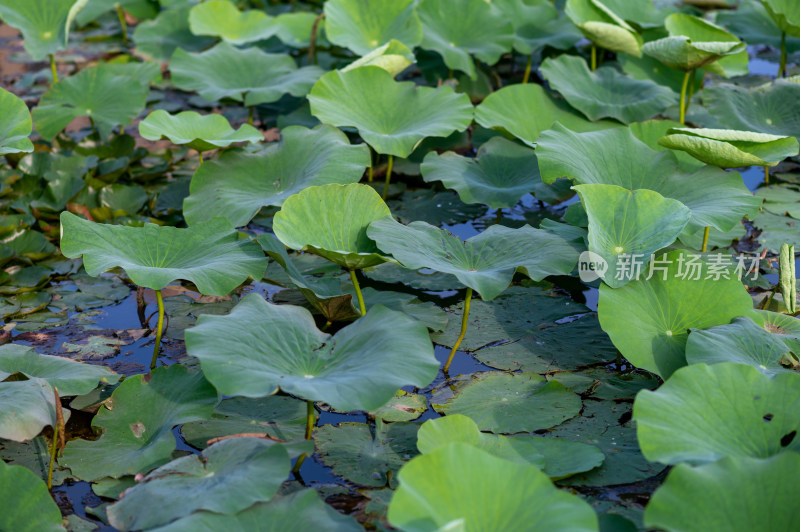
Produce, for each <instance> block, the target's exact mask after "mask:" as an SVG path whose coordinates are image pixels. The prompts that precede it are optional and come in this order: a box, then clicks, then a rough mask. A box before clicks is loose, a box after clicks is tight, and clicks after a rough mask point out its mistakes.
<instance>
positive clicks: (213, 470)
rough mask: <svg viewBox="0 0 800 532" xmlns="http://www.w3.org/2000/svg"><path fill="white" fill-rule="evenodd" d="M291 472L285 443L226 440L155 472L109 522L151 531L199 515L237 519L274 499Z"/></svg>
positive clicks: (116, 507)
mask: <svg viewBox="0 0 800 532" xmlns="http://www.w3.org/2000/svg"><path fill="white" fill-rule="evenodd" d="M290 468H291V464H290V462H289V455H288V453H287V452H286V448H284V447H283V446H282V445H280V444H276V443H274V442H271V441H269V440H265V439H260V438H232V439H229V440H223V441H221V442H219V443H216V444H214V445H212V446H211V447H209V448H208V449H206V450H205V451H203V452H202V453H201V454H200V455H194V454H193V455H189V456H185V457H183V458H178V459H177V460H174V461H172V462H170V463H168V464H166V465H163V466H161V467H159V468H158V469H156V470H155V471H152V472H151V473H150V474H148V475H147V476H145V477H144V478H143V479H142V480H141V481H140V482H139V483H137V484H136V485H135V486H133V487H132V488H130V489H128V490H125V491H124V492H123V493H122V497H121V498H120V500H119V502H117V503H115V504H113V505H112V506H110V507H109V508H108V510H107V512H108V519H109V521H110V522H111V524H112V525H113V526H114V527H115V528H118V529H120V530H142V529H144V530H147V529H150V528H153V527H156V526H159V525H163V524H166V523H169V522H170V521H173V520H175V519H179V518H181V517H184V516H186V515H189V514H191V513H192V512H195V511H197V510H206V511H209V512H215V513H220V514H226V515H230V514H235V513H236V512H239V511H240V510H244V509H245V508H247V507H249V506H252V505H253V504H255V503H257V502H265V501H268V500H270V499H271V498H272V496H273V495H275V493H277V491H278V488H280V486H281V484H282V483H283V481H284V480H285V479H286V476H287V475H288V474H289V469H290ZM142 508H147V509H148V510H147V511H146V512H143V511H142Z"/></svg>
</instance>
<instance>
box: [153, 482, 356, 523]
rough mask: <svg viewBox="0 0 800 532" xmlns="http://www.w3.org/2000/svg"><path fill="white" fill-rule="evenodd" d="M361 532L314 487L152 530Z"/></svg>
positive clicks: (185, 518)
mask: <svg viewBox="0 0 800 532" xmlns="http://www.w3.org/2000/svg"><path fill="white" fill-rule="evenodd" d="M220 530H225V532H253V530H258V531H259V532H286V531H287V530H298V531H300V530H309V531H311V530H314V531H320V532H362V531H363V530H364V528H363V527H362V526H361V525H359V524H358V522H357V521H356V520H355V519H353V518H352V517H350V516H348V515H342V514H340V513H339V512H337V511H336V510H334V509H333V508H332V507H331V506H328V505H327V504H325V503H324V502H323V501H322V499H321V498H320V496H319V494H318V493H317V491H316V490H314V489H304V490H301V491H297V492H295V493H292V494H291V495H286V496H282V497H275V498H274V499H273V500H271V501H269V502H267V503H259V504H254V505H253V506H251V507H250V508H248V509H246V510H242V511H241V512H239V513H238V514H235V515H222V514H217V513H212V512H205V511H200V512H195V513H193V514H191V515H189V516H187V517H184V518H182V519H179V520H177V521H175V522H174V523H170V524H169V525H166V526H163V527H159V528H154V529H153V532H219V531H220Z"/></svg>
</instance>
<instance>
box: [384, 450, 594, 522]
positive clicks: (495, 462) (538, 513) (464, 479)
mask: <svg viewBox="0 0 800 532" xmlns="http://www.w3.org/2000/svg"><path fill="white" fill-rule="evenodd" d="M465 464H469V467H465ZM398 476H399V480H400V487H399V488H398V489H397V491H396V492H395V494H394V496H393V497H392V502H391V504H390V506H389V515H388V518H389V523H391V525H392V526H395V527H397V528H400V529H401V530H404V531H406V532H434V531H437V530H552V531H554V532H555V531H567V530H569V531H572V532H578V531H596V530H597V517H596V515H595V513H594V510H592V508H591V507H590V506H589V505H588V504H587V503H586V502H584V501H582V500H581V499H579V498H578V497H576V496H574V495H571V494H568V493H565V492H563V491H560V490H558V489H556V488H555V487H554V486H553V485H552V484H551V482H550V479H548V478H547V476H546V475H545V474H544V473H542V472H541V471H539V470H538V469H537V468H536V467H534V466H532V465H527V464H519V463H515V462H511V461H509V460H504V459H502V458H498V457H496V456H492V455H491V454H489V453H487V452H486V451H483V450H481V449H479V448H477V447H474V446H472V445H469V444H464V443H453V444H450V445H446V446H442V447H439V448H438V449H435V450H433V451H432V452H430V453H427V454H423V455H420V456H418V457H416V458H414V459H413V460H412V461H411V462H409V463H408V464H407V465H406V466H405V467H403V469H401V470H400V473H399V475H398ZM445 527H447V528H445ZM452 527H461V528H452Z"/></svg>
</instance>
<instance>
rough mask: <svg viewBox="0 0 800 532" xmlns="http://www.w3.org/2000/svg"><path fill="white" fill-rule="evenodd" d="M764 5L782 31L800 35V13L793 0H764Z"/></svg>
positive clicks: (795, 35) (796, 35)
mask: <svg viewBox="0 0 800 532" xmlns="http://www.w3.org/2000/svg"><path fill="white" fill-rule="evenodd" d="M764 7H765V8H766V10H767V13H769V14H770V16H771V17H772V20H773V21H775V24H776V25H777V26H778V28H779V29H780V30H781V32H783V33H788V34H789V35H793V36H794V37H800V13H798V11H797V5H796V4H795V3H794V2H792V0H764Z"/></svg>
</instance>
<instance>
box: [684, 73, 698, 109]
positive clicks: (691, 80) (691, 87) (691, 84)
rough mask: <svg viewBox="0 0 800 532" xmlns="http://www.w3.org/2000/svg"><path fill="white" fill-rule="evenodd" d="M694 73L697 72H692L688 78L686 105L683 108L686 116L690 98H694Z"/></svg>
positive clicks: (690, 101)
mask: <svg viewBox="0 0 800 532" xmlns="http://www.w3.org/2000/svg"><path fill="white" fill-rule="evenodd" d="M695 72H697V70H692V75H691V76H689V95H688V96H687V97H686V105H685V106H684V107H685V108H686V109H685V111H684V112H685V113H687V114H688V113H689V105H691V103H692V98H693V97H694V78H695Z"/></svg>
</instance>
